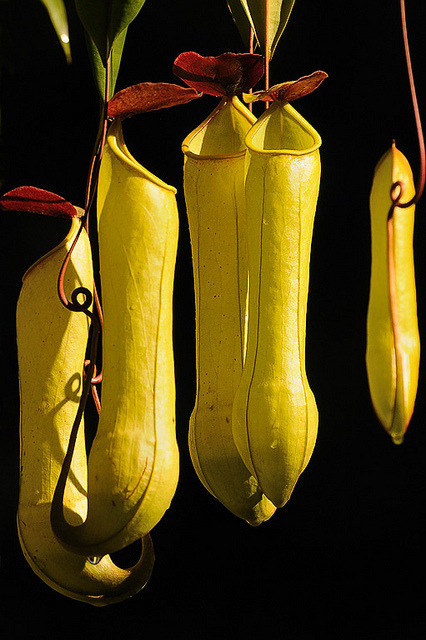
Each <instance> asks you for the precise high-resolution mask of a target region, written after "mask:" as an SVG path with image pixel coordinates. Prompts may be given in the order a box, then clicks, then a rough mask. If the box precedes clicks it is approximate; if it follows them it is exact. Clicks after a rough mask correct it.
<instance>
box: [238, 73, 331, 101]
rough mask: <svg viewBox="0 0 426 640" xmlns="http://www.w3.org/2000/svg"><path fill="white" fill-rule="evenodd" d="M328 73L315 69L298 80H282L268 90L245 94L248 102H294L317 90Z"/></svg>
mask: <svg viewBox="0 0 426 640" xmlns="http://www.w3.org/2000/svg"><path fill="white" fill-rule="evenodd" d="M325 78H328V74H327V73H325V71H314V73H311V74H310V75H309V76H302V77H301V78H299V79H298V80H291V81H289V82H281V83H280V84H275V85H274V86H273V87H270V88H269V89H268V90H267V91H256V92H254V93H252V94H250V95H245V96H244V100H245V101H246V102H255V101H257V100H262V101H263V102H275V101H277V102H293V100H297V99H298V98H303V96H307V95H308V94H309V93H312V91H315V89H317V88H318V87H319V85H320V84H321V82H322V81H323V80H325Z"/></svg>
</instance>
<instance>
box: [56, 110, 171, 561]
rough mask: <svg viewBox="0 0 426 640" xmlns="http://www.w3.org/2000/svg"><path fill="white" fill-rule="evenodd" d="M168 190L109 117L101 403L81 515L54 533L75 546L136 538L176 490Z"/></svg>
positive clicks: (102, 209) (101, 192)
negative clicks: (77, 522) (81, 520)
mask: <svg viewBox="0 0 426 640" xmlns="http://www.w3.org/2000/svg"><path fill="white" fill-rule="evenodd" d="M175 192H176V191H175V189H174V188H173V187H170V186H169V185H167V184H165V183H164V182H162V181H161V180H159V179H158V178H156V177H155V176H153V175H152V174H151V173H149V172H148V171H147V170H146V169H144V168H143V167H142V166H141V165H140V164H139V163H138V162H137V161H136V160H135V159H134V158H133V157H132V156H131V155H130V153H129V151H128V149H127V147H126V145H125V143H124V139H123V133H122V128H121V123H120V121H119V120H116V121H114V123H113V124H112V125H111V127H110V129H109V131H108V135H107V141H106V145H105V149H104V154H103V158H102V164H101V170H100V176H99V187H98V237H99V254H100V275H101V292H102V307H103V315H104V325H103V332H102V369H103V381H102V394H101V402H102V409H101V413H100V417H99V424H98V429H97V432H96V436H95V438H94V441H93V444H92V447H91V450H90V455H89V461H88V513H87V518H86V520H85V521H84V523H83V524H82V525H80V526H79V527H67V528H64V527H62V532H61V540H62V542H63V543H64V544H66V545H69V546H70V548H72V549H73V550H76V551H77V552H80V553H85V554H87V553H91V554H94V555H100V554H103V553H111V552H112V551H116V550H118V549H121V548H123V547H125V546H127V545H128V544H130V543H132V542H133V541H134V540H136V539H138V538H142V537H143V536H144V535H146V534H147V533H148V532H149V531H150V530H151V529H152V528H153V527H154V526H155V525H156V524H157V523H158V521H159V520H160V519H161V517H162V516H163V515H164V513H165V511H166V510H167V508H168V507H169V505H170V502H171V500H172V498H173V495H174V493H175V490H176V485H177V481H178V474H179V454H178V448H177V442H176V433H175V379H174V359H173V345H172V297H173V280H174V268H175V260H176V250H177V239H178V212H177V206H176V198H175Z"/></svg>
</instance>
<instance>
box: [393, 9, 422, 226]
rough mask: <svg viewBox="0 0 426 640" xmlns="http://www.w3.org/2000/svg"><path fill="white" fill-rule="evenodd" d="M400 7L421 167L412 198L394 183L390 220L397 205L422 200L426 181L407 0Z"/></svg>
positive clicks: (408, 205)
mask: <svg viewBox="0 0 426 640" xmlns="http://www.w3.org/2000/svg"><path fill="white" fill-rule="evenodd" d="M400 9H401V26H402V37H403V42H404V52H405V62H406V66H407V72H408V80H409V84H410V92H411V101H412V104H413V111H414V119H415V122H416V131H417V139H418V145H419V156H420V168H419V177H418V180H417V184H416V192H415V194H414V196H413V197H412V198H411V200H408V202H401V198H402V196H403V194H404V190H405V185H404V183H403V182H401V181H399V180H398V181H396V182H394V183H393V184H392V186H391V190H390V198H391V201H392V205H391V207H390V210H389V214H388V220H390V219H391V218H392V216H393V212H394V210H395V208H396V207H400V208H401V209H406V208H407V207H411V205H413V204H416V203H417V202H418V201H419V200H420V198H421V196H422V193H423V190H424V187H425V181H426V150H425V141H424V136H423V128H422V122H421V118H420V110H419V105H418V101H417V94H416V85H415V82H414V74H413V68H412V64H411V55H410V46H409V42H408V32H407V20H406V14H405V0H400Z"/></svg>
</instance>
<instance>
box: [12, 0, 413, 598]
mask: <svg viewBox="0 0 426 640" xmlns="http://www.w3.org/2000/svg"><path fill="white" fill-rule="evenodd" d="M43 1H44V2H45V4H46V6H47V7H48V8H49V10H50V12H51V16H52V21H53V22H54V25H55V28H57V30H58V33H59V34H62V36H63V35H64V34H65V37H61V41H62V43H63V45H64V50H65V52H66V54H67V55H68V56H69V48H68V47H67V35H66V32H65V31H64V29H65V27H64V24H66V14H65V13H64V12H63V11H62V12H61V7H62V9H63V6H62V2H60V1H56V2H55V1H51V2H49V1H47V0H43ZM154 1H155V0H151V2H154ZM299 1H300V2H303V0H299ZM75 4H76V8H77V12H78V15H79V17H80V19H81V22H82V25H83V27H84V29H85V31H86V36H87V42H88V47H89V52H90V56H91V60H92V66H93V70H94V78H95V81H96V84H97V87H98V89H99V93H100V96H101V98H102V99H101V109H100V117H99V130H98V132H97V136H96V140H95V145H94V151H93V155H92V161H91V164H90V167H89V169H88V178H87V185H86V195H85V202H84V205H83V207H82V208H79V207H77V206H74V205H73V204H71V203H69V202H67V201H66V200H65V199H64V198H62V197H61V196H58V195H56V194H54V193H51V192H47V191H45V190H43V189H40V188H37V187H32V186H22V187H17V188H15V189H13V190H12V191H9V192H8V193H5V194H3V196H2V197H1V199H0V206H1V208H2V209H3V210H16V211H23V212H25V211H27V212H28V211H31V212H37V213H41V214H45V215H50V216H65V217H67V218H69V220H70V228H69V231H68V233H67V235H66V237H65V238H64V240H63V241H62V242H61V243H60V244H59V245H58V246H56V247H55V248H53V249H52V250H51V251H49V253H47V254H46V255H45V256H43V257H41V258H40V259H39V260H38V261H37V262H36V263H35V264H34V265H32V266H31V267H30V268H29V269H28V271H27V272H26V273H25V274H24V276H23V284H22V289H21V293H20V296H19V301H18V306H17V342H18V362H19V383H20V412H21V418H20V438H21V448H20V463H21V466H20V488H19V504H18V514H17V529H18V535H19V540H20V543H21V547H22V552H23V554H24V556H25V558H26V559H27V561H28V563H29V565H30V567H31V568H32V569H33V571H34V572H35V573H36V574H37V575H38V576H39V577H40V578H41V579H42V580H43V581H44V582H46V583H47V584H48V585H49V586H50V587H52V588H53V589H55V590H57V591H59V592H60V593H62V594H64V595H65V596H68V597H70V598H74V599H77V600H81V601H85V602H88V603H91V604H94V605H106V604H109V603H114V602H118V601H120V600H123V599H125V598H128V597H129V596H132V595H134V594H135V593H137V592H138V591H139V590H140V589H142V588H143V587H144V586H145V585H146V583H147V582H148V580H149V577H150V575H151V572H152V569H153V564H154V552H153V544H152V540H151V534H150V532H151V530H152V529H153V528H154V527H155V525H156V524H157V523H158V522H159V521H160V519H161V518H162V517H163V515H164V513H165V512H166V510H167V508H168V507H169V505H170V503H171V501H172V499H173V496H174V493H175V490H176V486H177V482H178V476H179V451H178V447H177V440H176V424H175V379H174V354H173V341H172V327H173V282H174V272H175V262H176V251H177V241H178V210H177V204H176V197H175V194H176V189H175V188H174V187H173V186H170V185H168V184H166V183H165V182H163V180H162V179H161V177H156V176H155V175H153V174H152V173H151V172H150V171H149V169H145V168H144V167H142V166H141V165H140V164H139V163H138V162H137V160H136V159H135V158H134V157H133V156H132V155H131V153H130V151H129V150H128V148H127V146H126V143H125V140H124V137H123V127H122V121H123V120H124V119H125V118H129V117H133V116H139V115H140V114H143V113H144V112H147V111H150V110H156V109H172V110H171V111H170V112H169V113H170V117H173V107H175V106H177V105H184V104H186V103H189V102H191V101H192V100H194V99H197V100H198V99H202V96H203V95H204V94H208V95H212V96H216V97H217V105H216V107H215V109H214V110H213V112H212V113H210V114H209V115H206V118H205V120H204V121H203V122H201V124H199V125H198V126H196V127H195V128H194V130H193V131H191V132H190V133H188V135H186V137H185V139H184V140H183V143H182V152H183V163H184V178H183V188H184V196H185V202H186V213H187V221H188V225H189V231H190V239H191V250H192V264H193V276H194V284H195V292H194V293H195V310H196V335H195V347H196V398H195V405H194V409H193V411H192V414H191V417H190V421H189V433H188V443H189V452H190V455H191V459H192V463H193V466H194V469H195V472H196V474H197V476H198V478H199V480H200V482H201V483H202V484H203V485H204V487H205V488H206V489H207V491H208V492H209V493H210V494H211V495H212V496H214V497H215V498H216V499H217V500H219V501H220V502H221V503H222V504H223V505H224V507H225V508H226V509H228V510H229V511H230V512H231V513H232V514H234V515H235V516H237V517H238V518H241V519H242V520H244V521H246V522H247V523H249V524H250V525H253V526H257V525H260V524H261V523H263V522H265V521H266V520H268V519H269V518H271V517H272V516H273V515H274V513H275V512H276V510H277V509H279V508H281V507H283V506H284V505H285V504H286V503H287V501H288V500H289V499H290V496H291V494H292V491H293V489H294V487H295V485H296V483H297V480H298V478H299V476H300V474H301V473H302V472H303V470H304V469H305V468H306V466H307V464H308V462H309V459H310V457H311V455H312V452H313V449H314V446H315V441H316V436H317V427H318V411H317V406H316V402H315V397H314V394H313V392H312V390H311V388H310V386H309V382H308V379H307V376H306V371H305V332H306V310H307V297H308V288H309V262H310V248H311V239H312V233H313V226H314V216H315V209H316V203H317V197H318V191H319V187H320V152H319V148H320V146H321V138H320V135H319V134H318V132H317V131H316V130H315V129H314V128H313V126H312V125H311V124H309V123H308V122H307V121H306V120H305V119H304V118H303V117H302V115H301V114H300V113H299V112H298V111H296V109H295V108H294V107H293V104H292V103H293V102H294V101H295V100H297V99H299V98H301V97H303V96H304V95H306V94H308V93H310V92H311V91H313V90H314V89H316V88H317V87H318V86H319V85H320V84H321V83H322V82H323V80H324V79H325V78H326V77H327V74H326V73H325V72H323V71H315V72H314V73H310V74H307V75H305V76H303V77H302V78H299V80H296V81H285V82H282V83H280V84H276V85H274V86H269V67H270V63H271V60H272V58H273V54H274V51H275V49H276V47H277V45H278V42H279V40H280V38H281V36H282V34H283V32H284V29H285V26H286V24H287V21H288V20H289V18H290V14H291V11H292V8H293V4H294V0H232V1H231V0H229V1H228V8H229V9H230V12H231V14H232V17H233V19H234V21H235V23H236V25H237V27H238V29H239V31H240V33H241V37H242V40H243V42H244V45H245V48H246V52H245V53H231V52H226V53H223V54H222V55H219V56H216V57H210V56H207V57H205V56H202V55H199V54H198V53H195V52H192V51H190V52H183V53H182V54H181V55H179V56H178V57H177V59H176V60H175V61H174V62H173V71H174V74H175V75H176V76H177V78H179V80H180V84H169V83H162V82H154V81H153V82H144V83H141V84H136V85H133V86H130V87H128V88H126V89H123V90H121V91H119V92H118V93H115V92H114V89H115V83H116V79H117V74H118V70H119V67H120V60H121V54H122V50H123V46H124V44H125V38H126V33H127V29H128V27H129V25H130V24H131V22H132V21H133V20H134V18H135V17H136V16H137V15H138V13H139V11H140V10H141V9H142V6H143V4H144V0H109V1H108V2H105V0H75ZM401 8H402V9H403V2H402V1H401ZM224 11H225V12H227V9H226V6H225V3H224ZM231 14H228V15H229V17H231ZM403 15H404V13H403V11H402V16H403ZM407 60H409V57H407ZM259 83H262V85H263V86H262V88H259V87H258V85H259ZM413 95H414V96H415V92H414V93H413ZM244 103H245V104H244ZM246 105H248V106H246ZM180 108H182V107H180ZM257 110H258V111H259V114H260V115H258V117H257V116H256V115H254V111H257ZM420 131H421V129H420ZM420 137H421V136H420V135H419V140H420ZM423 154H424V152H423ZM423 181H424V179H423ZM420 183H421V179H420V181H419V184H418V185H417V189H415V187H414V184H413V178H412V174H411V170H410V167H409V164H408V161H407V160H406V158H405V157H404V156H403V155H402V153H401V152H400V151H398V150H397V148H396V146H395V144H393V145H392V147H391V149H390V150H389V151H388V152H387V153H386V154H385V155H384V156H383V158H382V159H381V160H380V162H379V164H378V166H377V169H376V172H375V175H374V181H373V187H372V191H371V231H372V270H371V290H370V301H369V307H368V319H367V357H366V362H367V373H368V381H369V385H370V390H371V398H372V402H373V406H374V408H375V410H376V413H377V416H378V418H379V420H380V422H381V423H382V425H383V426H384V428H385V429H386V430H387V431H388V432H389V433H390V435H391V437H392V438H393V440H394V441H395V442H396V443H399V442H402V439H403V435H404V432H405V430H406V428H407V425H408V423H409V420H410V417H411V414H412V411H413V408H414V401H415V396H416V391H417V379H418V368H419V350H420V349H419V335H418V327H417V315H416V292H415V279H414V267H413V249H412V239H413V222H414V206H415V202H416V201H417V200H418V198H419V197H420V193H421V190H422V188H423V187H422V184H420ZM90 216H96V218H97V226H96V243H95V242H94V238H93V237H91V234H93V233H94V232H93V231H92V227H91V226H90V227H89V217H90ZM89 229H90V231H89ZM95 246H96V247H97V249H96V250H98V251H99V265H100V273H99V281H98V274H96V273H94V267H93V264H94V261H93V256H92V252H94V251H95ZM96 283H97V284H96ZM100 354H101V359H102V368H101V369H102V370H100V367H97V362H99V359H100ZM99 390H100V391H99ZM89 401H92V402H94V405H95V407H96V409H97V412H98V424H97V429H96V434H95V436H94V439H93V442H92V443H91V446H90V450H89V451H87V449H88V447H87V442H86V437H85V425H84V418H85V407H86V404H87V402H89ZM181 428H182V426H181ZM136 540H141V545H140V549H141V551H140V558H139V560H138V562H137V563H136V564H135V565H134V566H132V567H130V568H128V569H123V568H120V567H119V566H117V565H116V564H115V563H114V561H113V559H112V558H111V554H113V553H114V552H116V551H119V550H121V549H123V548H125V547H127V546H128V545H130V544H132V543H133V542H135V541H136Z"/></svg>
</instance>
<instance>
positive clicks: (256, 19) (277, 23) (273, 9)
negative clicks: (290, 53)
mask: <svg viewBox="0 0 426 640" xmlns="http://www.w3.org/2000/svg"><path fill="white" fill-rule="evenodd" d="M239 2H240V4H241V6H242V8H243V9H244V11H245V13H246V15H247V18H248V20H249V22H250V23H251V24H252V25H253V28H254V32H255V36H256V39H257V41H258V43H259V45H260V48H261V51H262V53H263V54H264V55H265V56H266V57H267V58H268V59H269V60H270V59H271V58H272V56H273V55H274V52H275V49H276V46H277V44H278V41H279V39H280V38H281V36H282V34H283V31H284V29H285V27H286V25H287V22H288V19H289V17H290V13H291V10H292V9H293V5H294V2H295V0H239Z"/></svg>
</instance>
